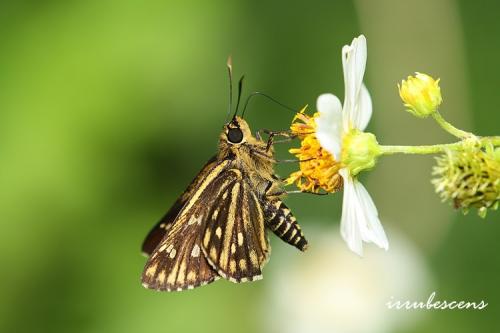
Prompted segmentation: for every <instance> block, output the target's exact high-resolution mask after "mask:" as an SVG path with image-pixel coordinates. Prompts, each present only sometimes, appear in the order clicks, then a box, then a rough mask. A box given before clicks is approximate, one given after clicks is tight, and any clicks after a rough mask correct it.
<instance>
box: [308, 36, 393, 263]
mask: <svg viewBox="0 0 500 333" xmlns="http://www.w3.org/2000/svg"><path fill="white" fill-rule="evenodd" d="M366 56H367V52H366V38H365V36H363V35H361V36H359V37H358V38H354V40H353V41H352V44H351V45H345V46H344V47H343V48H342V65H343V69H344V84H345V98H344V105H343V106H342V104H341V103H340V100H339V99H338V98H337V97H336V96H335V95H332V94H323V95H321V96H319V97H318V100H317V109H318V111H319V114H320V116H319V117H318V118H317V119H316V125H317V131H316V136H317V138H318V140H319V142H320V144H321V146H323V148H325V149H326V150H327V151H328V152H330V153H331V154H332V155H333V156H334V157H335V159H336V160H337V161H342V160H341V159H342V153H343V150H342V148H343V140H344V138H345V137H346V135H347V134H348V133H349V132H351V131H352V130H359V131H363V130H364V129H365V128H366V126H367V125H368V122H369V121H370V118H371V115H372V101H371V98H370V94H369V93H368V90H367V89H366V87H365V85H364V84H363V75H364V73H365V66H366ZM351 171H352V170H349V168H348V167H344V168H342V169H341V170H340V171H339V173H340V175H341V176H342V178H343V179H344V199H343V200H344V201H343V205H342V219H341V222H340V232H341V235H342V237H343V238H344V240H345V241H346V243H347V245H348V246H349V248H350V249H351V250H352V251H354V252H355V253H357V254H358V255H360V256H361V255H363V241H364V242H368V243H369V242H372V243H375V244H376V245H378V246H379V247H381V248H383V249H386V250H387V249H388V248H389V242H388V241H387V237H386V235H385V232H384V229H383V227H382V224H381V223H380V220H379V218H378V212H377V208H376V207H375V205H374V203H373V200H372V198H371V197H370V195H369V194H368V192H367V191H366V189H365V187H364V186H363V185H362V184H361V183H360V182H359V181H358V180H357V179H356V177H354V175H352V172H351Z"/></svg>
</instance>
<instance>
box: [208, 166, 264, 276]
mask: <svg viewBox="0 0 500 333" xmlns="http://www.w3.org/2000/svg"><path fill="white" fill-rule="evenodd" d="M227 173H228V174H229V173H232V174H234V175H236V177H237V179H236V180H235V181H234V182H233V183H231V184H230V185H229V186H228V187H227V189H226V190H225V191H223V192H222V193H221V194H220V195H219V197H218V198H217V205H216V206H215V207H214V208H213V209H212V211H211V214H210V216H209V218H208V220H207V226H206V229H205V234H204V237H203V251H204V253H205V255H206V257H207V259H208V261H209V263H210V264H211V265H212V267H213V268H214V269H215V270H216V271H217V272H218V273H219V275H221V276H222V277H224V278H226V279H228V280H230V281H232V282H245V281H253V280H257V279H259V278H261V276H262V272H261V269H262V267H263V265H264V263H265V262H266V260H267V256H268V253H269V244H268V242H267V238H266V234H265V230H264V215H263V212H262V209H261V207H260V205H259V203H258V200H257V197H256V195H255V193H254V192H253V190H252V188H251V187H250V185H249V184H248V183H247V181H246V178H245V175H243V174H242V172H241V171H240V170H238V169H232V170H229V171H228V172H227Z"/></svg>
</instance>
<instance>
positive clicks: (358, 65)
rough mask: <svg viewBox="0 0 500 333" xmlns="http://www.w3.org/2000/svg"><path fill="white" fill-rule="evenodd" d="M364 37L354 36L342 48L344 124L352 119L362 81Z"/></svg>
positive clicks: (365, 52)
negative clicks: (349, 42) (349, 43)
mask: <svg viewBox="0 0 500 333" xmlns="http://www.w3.org/2000/svg"><path fill="white" fill-rule="evenodd" d="M366 57H367V50H366V38H365V36H363V35H360V36H359V37H358V38H354V39H353V41H352V43H351V45H345V46H344V47H343V48H342V66H343V69H344V84H345V99H344V112H345V113H346V114H345V116H344V119H345V120H344V122H345V125H344V126H347V125H349V122H352V120H353V119H354V115H353V114H354V112H355V111H356V110H355V109H356V104H357V101H358V96H359V91H360V89H361V84H362V82H363V76H364V74H365V66H366Z"/></svg>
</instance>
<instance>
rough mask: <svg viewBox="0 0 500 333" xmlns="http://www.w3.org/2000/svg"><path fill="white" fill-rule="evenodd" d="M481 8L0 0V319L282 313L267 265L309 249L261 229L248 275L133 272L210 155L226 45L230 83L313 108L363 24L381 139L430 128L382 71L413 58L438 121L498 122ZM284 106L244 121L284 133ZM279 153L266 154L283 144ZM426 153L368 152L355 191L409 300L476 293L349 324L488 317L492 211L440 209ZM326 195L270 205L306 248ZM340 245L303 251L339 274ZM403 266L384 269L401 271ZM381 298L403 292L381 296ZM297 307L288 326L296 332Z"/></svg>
mask: <svg viewBox="0 0 500 333" xmlns="http://www.w3.org/2000/svg"><path fill="white" fill-rule="evenodd" d="M499 12H500V4H499V3H498V2H496V1H481V2H473V1H465V0H461V1H451V0H442V1H432V0H427V1H419V2H413V1H411V2H410V1H397V0H394V1H367V0H366V1H363V0H359V1H354V2H351V1H317V0H312V1H308V2H300V3H299V2H297V3H294V2H290V1H273V2H269V1H226V2H223V1H212V2H207V1H183V2H180V1H179V2H176V1H159V0H147V1H117V0H99V1H95V0H89V1H55V0H52V1H33V0H31V1H2V2H1V4H0V188H1V191H0V196H1V198H0V263H1V274H0V276H1V278H0V292H1V294H0V295H1V296H0V297H1V298H0V299H1V300H0V332H35V331H36V332H135V331H153V330H155V331H161V332H202V331H203V332H207V333H208V332H230V331H232V332H234V331H238V332H255V331H257V330H259V331H264V332H266V331H269V332H274V331H276V330H275V329H274V328H271V327H273V326H272V325H269V323H270V322H275V323H276V322H277V323H280V322H286V321H287V320H288V318H286V316H284V315H283V311H281V310H280V309H278V308H276V307H273V306H270V304H273V303H272V300H273V298H274V300H275V298H280V297H281V296H280V294H279V293H276V292H274V291H273V290H275V289H276V288H275V287H276V284H278V283H285V284H286V280H287V279H286V277H283V276H281V277H280V278H281V280H284V281H285V282H279V281H280V280H277V279H276V278H277V277H278V276H280V275H281V274H285V272H288V271H289V270H285V268H283V269H281V268H280V267H281V266H280V265H282V264H283V265H284V263H285V262H288V263H290V262H292V265H293V260H296V259H295V258H296V257H300V258H301V259H300V260H303V261H305V262H307V261H308V260H309V261H311V260H313V259H314V258H319V257H315V256H317V255H318V252H314V251H311V253H310V254H308V253H306V254H301V253H298V252H297V251H296V250H295V249H293V248H291V247H288V246H287V245H284V244H282V243H281V242H280V241H279V240H278V239H277V238H274V237H273V238H272V244H273V258H272V259H273V260H271V261H270V263H269V264H268V267H270V268H268V270H266V271H265V272H264V273H265V279H264V280H263V281H260V282H257V283H252V284H244V285H233V284H231V283H228V282H225V281H219V282H217V283H214V284H212V285H210V286H208V287H203V288H199V289H197V290H195V291H190V292H185V293H171V294H169V293H156V292H151V291H148V290H145V289H143V288H142V287H141V285H140V282H139V281H140V274H141V271H142V268H143V265H144V263H145V258H143V257H142V256H141V255H140V244H141V242H142V240H143V238H144V236H145V235H146V233H147V232H148V231H149V229H150V228H151V227H152V225H153V224H154V223H156V221H157V220H158V219H159V218H160V217H161V216H162V214H164V212H165V211H166V210H167V209H168V208H169V205H170V204H171V203H172V202H173V201H174V200H175V198H176V196H177V195H178V194H179V193H180V192H181V191H182V190H183V189H184V188H185V187H186V186H187V184H188V183H189V181H190V180H191V178H192V177H193V176H194V175H195V173H196V172H197V171H198V170H199V168H200V167H201V166H202V165H203V163H204V162H205V161H206V160H207V159H208V158H209V157H210V156H211V155H212V154H213V153H214V152H215V149H216V143H217V136H218V134H219V131H220V130H221V126H222V124H223V121H224V119H225V115H226V107H227V96H228V89H227V86H228V82H227V77H226V68H225V61H226V58H227V56H228V54H232V56H233V61H234V69H235V73H236V75H239V74H242V73H245V74H246V86H245V92H246V93H248V92H250V91H253V90H260V91H264V92H267V93H269V94H271V95H272V96H274V97H275V98H277V99H279V100H281V101H283V102H284V103H286V104H288V105H291V106H294V107H297V108H298V107H300V106H302V105H305V104H309V105H310V110H314V105H315V99H316V97H317V96H318V95H319V94H320V93H323V92H334V93H336V94H337V95H338V96H343V81H342V80H343V79H342V67H341V58H340V52H341V48H342V46H343V45H344V44H347V43H350V41H351V40H352V38H353V37H355V36H357V35H358V34H360V33H363V34H365V35H366V37H367V39H368V54H369V56H368V65H367V74H366V79H365V81H366V84H367V86H368V88H369V90H370V92H371V94H372V98H373V103H374V117H373V119H372V122H371V124H370V126H369V130H370V131H373V132H374V133H376V135H377V137H378V138H379V141H380V142H381V143H386V144H428V143H438V142H449V141H450V140H452V138H451V137H449V136H447V135H446V134H445V133H442V131H441V130H440V129H438V128H437V126H436V124H434V123H433V122H432V121H431V120H418V119H414V118H412V117H411V116H410V115H409V114H406V113H405V112H403V107H402V105H401V103H400V101H399V100H398V94H397V89H396V83H397V81H399V80H401V79H402V78H404V77H405V76H406V75H409V74H411V73H412V72H414V71H423V72H426V73H429V74H431V75H434V76H436V77H441V80H442V81H441V82H442V91H443V94H444V101H445V103H444V105H443V108H442V111H443V114H444V115H445V117H446V118H447V119H448V120H450V121H451V122H452V123H454V124H456V125H457V126H458V127H461V128H464V129H466V130H471V131H474V132H476V133H478V134H481V135H492V134H500V133H499V132H500V126H498V124H499V122H500V114H499V112H498V110H497V108H496V104H497V103H496V101H495V99H494V98H496V97H497V95H498V86H499V83H500V67H499V66H498V59H500V37H499V36H500V21H499V20H498V13H499ZM287 112H288V111H286V110H284V109H281V108H279V107H277V106H275V105H273V104H271V103H269V102H267V101H266V100H264V99H259V98H255V100H253V101H252V103H251V105H250V107H249V110H248V113H247V114H248V116H247V120H248V121H249V123H250V125H251V126H252V128H253V129H257V128H273V129H285V128H287V126H288V125H289V123H290V121H291V118H292V114H291V113H287ZM287 148H289V146H288V147H280V149H279V150H278V156H282V157H283V158H287V156H288V155H287V154H286V149H287ZM432 165H433V159H432V157H388V158H384V159H382V160H381V161H380V163H379V165H378V166H377V168H376V169H375V170H374V171H373V172H371V173H369V174H368V175H366V176H365V178H364V181H365V185H366V187H367V188H368V190H369V191H370V193H371V194H372V195H373V198H374V200H375V202H376V204H377V206H378V209H379V212H380V215H381V219H382V221H383V223H384V226H385V227H386V228H387V233H388V237H389V241H390V242H391V237H395V236H393V235H396V234H401V235H404V239H406V240H405V242H406V243H408V244H412V245H411V246H413V247H414V249H415V251H416V253H418V256H419V258H420V259H419V260H421V261H422V263H421V265H420V266H419V267H420V270H422V271H423V270H425V272H426V273H425V274H427V275H428V276H429V281H431V282H429V284H428V285H427V287H425V288H424V289H425V290H424V291H423V292H421V293H419V294H417V300H419V299H420V300H426V299H427V297H428V295H429V293H430V291H433V290H434V291H437V293H438V296H439V298H440V299H448V300H470V301H474V300H476V301H478V300H481V299H484V300H485V301H487V302H488V303H489V306H488V308H487V309H485V310H483V311H470V310H469V311H459V310H455V311H450V310H448V311H420V313H419V314H416V313H417V312H418V311H414V312H413V313H415V318H414V319H412V321H411V322H408V323H407V324H405V325H401V326H398V327H397V328H396V326H387V325H386V326H383V325H382V326H380V327H378V328H377V327H373V329H372V330H368V332H379V331H385V332H393V331H397V332H442V331H443V330H445V329H446V330H449V331H453V332H477V331H481V332H494V331H499V330H500V318H499V317H498V313H500V305H499V304H500V286H499V285H498V281H499V280H500V279H499V275H500V261H499V260H498V258H497V253H498V252H499V250H500V242H499V241H498V235H499V234H500V224H499V223H498V222H499V217H500V214H499V213H498V212H494V213H491V214H489V215H488V217H487V218H486V219H485V220H482V219H480V218H478V217H477V216H475V214H469V215H468V216H462V215H461V214H459V213H458V212H455V211H454V210H453V209H452V208H451V207H450V206H449V205H448V204H443V203H440V201H439V198H438V196H437V195H435V194H434V192H433V188H432V185H431V184H430V171H431V167H432ZM290 170H291V169H290V168H289V166H288V167H287V166H279V167H278V172H280V173H281V174H283V175H284V174H286V173H287V172H289V171H290ZM341 201H342V200H341V195H340V194H339V195H334V196H327V197H316V196H310V195H295V196H293V197H292V196H291V197H289V198H288V199H287V203H288V204H289V206H290V207H291V208H292V209H293V211H294V212H295V215H296V216H297V217H298V219H299V221H300V222H301V225H302V227H303V229H304V232H305V233H306V236H307V235H308V230H309V233H310V235H311V236H309V238H310V242H311V244H312V248H314V240H315V238H316V236H314V235H316V234H322V233H324V232H326V231H328V232H331V233H332V235H334V234H336V233H338V230H339V229H338V223H339V222H338V221H339V217H340V213H341V211H340V207H341ZM314 230H315V231H314ZM318 239H319V238H318ZM331 239H332V242H337V243H340V242H341V241H340V240H338V239H336V238H334V237H332V238H331ZM342 245H343V244H342ZM344 247H345V246H344ZM391 251H392V252H393V254H391ZM371 253H376V254H374V256H380V255H383V256H384V255H387V256H390V255H397V248H392V249H391V250H390V251H389V252H388V253H387V254H385V253H382V251H381V250H378V249H373V252H369V253H367V257H368V258H366V260H367V262H368V261H369V260H370V258H369V257H370V254H371ZM322 255H325V253H322ZM308 256H310V257H308ZM348 258H349V259H348V260H346V261H347V264H346V263H345V262H343V263H342V265H341V263H339V262H337V261H336V260H335V254H334V253H333V252H332V257H331V259H330V257H329V256H326V257H325V258H324V260H322V261H320V262H321V265H324V267H325V269H326V268H328V267H333V268H335V269H345V270H346V272H347V273H346V274H349V272H350V270H349V267H350V266H349V265H350V264H349V260H351V259H352V261H356V264H357V265H360V264H359V259H358V258H356V257H355V256H354V255H352V256H351V257H348ZM297 260H298V259H297ZM318 260H319V259H318ZM363 260H365V259H363ZM381 260H385V259H381ZM404 260H405V259H404V258H403V262H404ZM361 263H363V261H362V262H361ZM321 265H320V266H321ZM339 266H342V267H340V268H339ZM283 267H284V266H283ZM311 269H313V268H310V270H309V273H311V274H314V275H321V274H323V273H322V271H321V268H319V269H317V272H316V271H311ZM404 270H405V266H404V265H403V266H401V269H398V267H396V269H395V271H394V274H393V276H394V277H395V278H396V279H398V278H399V276H400V275H399V274H401V280H404V279H405V277H404ZM296 271H297V272H298V273H299V272H301V266H299V267H298V268H297V269H296ZM298 273H297V274H298ZM290 274H294V273H293V271H292V273H290ZM363 275H364V274H363ZM366 278H367V279H371V276H370V274H369V273H368V274H366ZM348 280H349V281H350V279H348ZM301 281H302V282H303V284H304V285H305V286H306V287H307V285H308V282H309V280H308V279H307V278H304V279H303V280H301ZM403 282H404V281H403ZM332 283H333V280H332ZM374 283H375V284H376V281H375V282H374ZM336 287H339V286H338V285H337V286H336ZM355 287H356V286H354V288H355ZM325 288H328V286H326V287H325ZM340 288H342V286H340ZM285 289H286V288H285ZM286 290H289V293H290V294H292V293H294V292H295V291H294V290H293V288H292V289H286ZM303 292H304V293H305V294H307V293H308V291H307V288H306V289H304V290H303ZM285 293H286V291H285ZM391 296H395V297H397V298H400V299H405V295H404V294H403V295H391V294H387V296H386V297H385V296H384V299H386V300H389V298H390V297H391ZM300 300H301V299H300V295H298V296H297V299H296V301H297V302H298V303H300ZM330 301H331V302H333V303H335V302H336V301H337V300H336V299H332V300H330ZM338 302H343V300H341V299H339V300H338ZM290 306H292V307H293V306H295V305H294V304H290ZM377 306H378V307H379V308H384V307H385V305H384V303H383V302H382V303H380V304H379V305H377ZM323 311H326V312H328V311H329V310H328V307H324V308H323ZM332 311H333V310H332ZM285 312H286V311H285ZM422 312H426V313H425V315H422ZM334 315H335V314H333V313H332V316H334ZM365 315H366V314H365V313H363V312H360V313H359V314H358V315H356V316H354V317H355V319H354V320H353V322H352V323H348V324H346V325H347V326H346V327H347V328H344V329H338V330H337V332H341V331H343V332H355V333H359V332H365V331H366V330H363V328H358V326H356V325H357V324H356V322H358V323H359V322H360V321H363V318H364V316H365ZM400 315H403V313H402V311H401V312H398V311H393V312H391V313H390V314H388V315H387V316H393V317H397V316H400ZM385 316H386V314H381V317H382V320H385V318H386V317H385ZM412 316H413V315H412ZM308 318H309V317H307V315H305V316H304V318H302V319H301V320H302V322H301V324H302V325H301V327H303V330H302V331H304V332H306V331H307V332H315V329H310V330H308V327H315V326H314V323H313V322H312V321H314V318H310V320H311V323H308V322H307V320H309V319H308ZM332 320H333V319H332ZM387 320H389V318H388V317H387ZM391 320H392V319H391ZM332 325H335V323H332ZM278 326H279V325H278ZM332 327H334V326H332ZM278 330H279V329H278ZM299 331H300V330H299ZM318 331H319V329H318ZM332 332H333V330H332Z"/></svg>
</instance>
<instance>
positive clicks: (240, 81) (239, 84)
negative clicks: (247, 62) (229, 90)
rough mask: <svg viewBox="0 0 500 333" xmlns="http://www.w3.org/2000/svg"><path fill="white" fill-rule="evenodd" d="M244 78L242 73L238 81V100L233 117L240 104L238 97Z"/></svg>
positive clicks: (239, 97)
mask: <svg viewBox="0 0 500 333" xmlns="http://www.w3.org/2000/svg"><path fill="white" fill-rule="evenodd" d="M244 78H245V75H242V76H241V78H240V80H239V81H238V100H237V101H236V109H235V110H234V115H233V118H234V117H236V114H237V113H238V108H239V106H240V99H241V92H242V91H243V79H244Z"/></svg>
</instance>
